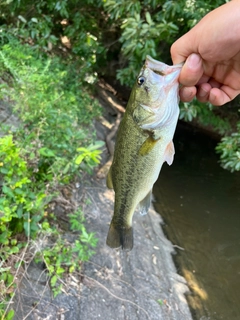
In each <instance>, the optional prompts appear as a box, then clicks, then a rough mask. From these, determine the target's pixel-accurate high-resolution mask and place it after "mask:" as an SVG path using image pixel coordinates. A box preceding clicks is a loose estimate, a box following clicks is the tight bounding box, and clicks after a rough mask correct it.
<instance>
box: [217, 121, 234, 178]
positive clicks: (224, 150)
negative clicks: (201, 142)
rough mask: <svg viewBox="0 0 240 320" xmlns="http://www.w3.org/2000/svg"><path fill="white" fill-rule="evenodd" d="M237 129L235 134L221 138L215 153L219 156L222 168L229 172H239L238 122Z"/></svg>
mask: <svg viewBox="0 0 240 320" xmlns="http://www.w3.org/2000/svg"><path fill="white" fill-rule="evenodd" d="M237 129H238V131H237V132H234V133H232V134H231V135H230V136H226V137H223V138H222V140H221V142H220V143H219V144H218V146H217V147H216V151H217V153H219V154H220V163H221V165H222V167H223V168H224V169H228V170H230V171H231V172H233V171H240V122H239V123H238V125H237Z"/></svg>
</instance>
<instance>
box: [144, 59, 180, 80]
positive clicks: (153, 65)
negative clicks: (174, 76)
mask: <svg viewBox="0 0 240 320" xmlns="http://www.w3.org/2000/svg"><path fill="white" fill-rule="evenodd" d="M144 65H145V67H146V68H149V69H151V70H152V71H153V72H155V73H157V74H159V75H161V76H165V75H167V74H170V73H172V72H174V71H177V70H179V72H180V71H181V68H182V66H183V63H179V64H175V65H173V66H169V65H167V64H166V63H164V62H161V61H158V60H155V59H153V58H152V57H151V56H149V55H147V56H146V60H145V64H144Z"/></svg>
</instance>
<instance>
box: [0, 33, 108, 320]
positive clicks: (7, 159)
mask: <svg viewBox="0 0 240 320" xmlns="http://www.w3.org/2000/svg"><path fill="white" fill-rule="evenodd" d="M75 63H76V61H73V60H72V59H71V57H70V58H69V59H68V60H65V61H63V60H61V59H60V58H57V57H48V58H47V57H44V56H38V57H37V54H36V53H35V52H34V51H33V50H32V48H31V47H29V46H28V45H25V46H23V45H21V44H20V43H19V42H18V41H17V40H16V39H12V38H11V40H10V42H9V43H8V44H4V45H3V46H2V47H1V48H0V72H1V74H2V77H3V78H4V79H5V83H4V82H3V84H4V85H2V88H1V89H2V90H1V97H2V99H3V98H4V99H5V100H7V101H10V102H11V103H12V104H13V106H14V112H15V113H16V115H17V116H18V118H19V127H18V128H15V130H13V131H10V128H7V127H6V126H5V127H2V131H5V136H3V137H2V138H0V181H1V185H2V187H1V190H0V196H1V197H0V260H1V261H2V262H1V266H2V268H1V269H2V270H3V278H2V279H0V280H4V279H8V278H9V277H10V275H11V270H10V269H9V268H8V264H7V263H8V258H9V257H10V255H12V254H16V253H18V252H20V249H21V248H22V247H24V246H25V245H26V243H28V242H29V241H30V238H32V239H34V238H35V237H39V231H40V230H45V229H46V225H48V233H49V235H50V236H51V235H52V233H54V236H55V237H56V238H58V240H57V242H56V245H57V247H53V248H51V249H53V250H52V251H51V250H50V249H46V255H45V251H43V257H44V259H45V260H46V262H47V261H52V260H51V259H54V257H56V255H57V254H58V255H59V257H61V261H60V260H59V262H58V264H57V266H56V268H55V269H54V270H52V269H51V267H50V266H51V264H50V263H48V264H47V267H48V268H49V272H50V275H51V276H52V277H53V276H55V275H56V274H57V275H60V271H59V270H62V269H61V268H63V265H64V264H65V263H66V259H69V257H70V254H73V251H74V250H75V251H76V253H77V259H83V260H84V259H85V260H86V259H88V257H90V256H91V254H92V250H91V247H92V246H95V245H96V239H95V237H94V236H93V234H88V233H87V231H86V230H85V228H84V226H83V220H82V219H80V216H78V217H79V221H78V229H77V230H78V231H80V235H79V240H78V243H76V244H75V245H74V246H71V248H70V247H69V249H68V250H67V251H66V246H64V245H65V243H62V242H61V237H60V234H61V232H60V230H57V229H56V228H55V227H54V226H53V225H52V224H51V221H52V218H50V220H49V222H43V221H44V219H45V220H46V217H48V216H49V217H52V215H51V214H50V208H49V207H48V204H49V202H50V201H51V200H52V198H53V197H54V196H55V195H56V194H57V193H58V188H59V186H61V185H64V184H66V183H69V182H70V181H71V180H72V179H73V177H75V176H76V175H78V176H81V174H82V173H83V172H86V171H87V172H92V170H93V168H94V167H95V166H96V165H97V164H98V163H99V161H100V153H101V152H100V150H99V148H100V147H101V146H102V145H103V143H102V142H100V141H96V136H95V133H94V126H93V123H92V122H93V119H94V118H96V117H97V116H98V115H100V114H101V108H100V106H99V105H98V103H97V102H96V101H95V100H94V99H93V98H92V97H91V96H90V94H89V93H88V91H87V86H86V84H85V83H86V82H85V80H84V79H85V76H86V73H87V72H86V68H84V67H83V68H82V69H80V70H79V69H78V68H76V65H75ZM78 66H79V64H78ZM6 83H7V84H8V85H6ZM73 214H74V213H73ZM76 225H77V224H76V222H75V226H76ZM49 230H51V232H50V231H49ZM20 234H22V236H21V237H20V238H19V235H20ZM24 234H25V236H24ZM20 239H21V240H20ZM49 250H50V251H51V254H50V253H49ZM75 251H74V252H75ZM47 255H48V258H47ZM67 257H68V258H67ZM48 259H50V260H48ZM59 259H60V258H59ZM71 261H72V260H71ZM71 261H70V262H71ZM70 262H69V263H70ZM75 263H77V261H76V262H75ZM70 266H71V264H70ZM72 266H73V262H72ZM11 267H12V266H11ZM75 267H76V266H75ZM75 267H74V268H75ZM72 268H73V267H72ZM64 270H65V269H64ZM4 281H5V280H4ZM11 285H13V282H12V283H11ZM52 285H54V280H52ZM6 288H7V284H6ZM4 292H6V294H5V299H7V297H8V296H9V294H8V292H12V291H11V290H10V289H6V290H5V291H4ZM1 308H2V307H1V306H0V315H1V316H2V314H1V312H3V314H4V311H3V310H2V309H1ZM11 314H12V312H11V313H10V315H11ZM10 315H9V317H10ZM9 319H10V318H9Z"/></svg>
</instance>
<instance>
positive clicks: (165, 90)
mask: <svg viewBox="0 0 240 320" xmlns="http://www.w3.org/2000/svg"><path fill="white" fill-rule="evenodd" d="M181 68H182V65H175V66H168V65H166V64H165V63H162V62H160V61H157V60H154V59H153V58H151V57H150V56H147V58H146V61H145V64H144V66H143V67H142V69H141V71H140V73H139V75H138V77H137V79H136V82H135V86H134V88H133V92H134V98H135V101H136V103H135V104H134V107H135V108H138V113H139V116H140V118H141V119H143V123H142V124H141V127H142V129H145V130H153V129H156V128H158V127H159V126H161V125H163V122H164V121H167V120H169V117H170V115H171V114H172V113H173V112H174V113H175V114H177V117H178V114H179V111H178V110H179V108H178V102H179V95H178V86H179V83H178V77H179V74H180V71H181ZM139 106H140V107H141V111H139ZM144 119H145V121H144Z"/></svg>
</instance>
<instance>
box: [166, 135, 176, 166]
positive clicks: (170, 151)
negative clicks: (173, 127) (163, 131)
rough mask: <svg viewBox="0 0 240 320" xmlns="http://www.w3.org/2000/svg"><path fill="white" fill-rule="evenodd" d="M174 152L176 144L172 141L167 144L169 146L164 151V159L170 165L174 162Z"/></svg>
mask: <svg viewBox="0 0 240 320" xmlns="http://www.w3.org/2000/svg"><path fill="white" fill-rule="evenodd" d="M174 154H175V149H174V144H173V142H172V141H171V142H169V144H168V145H167V148H166V150H165V153H164V160H165V161H166V162H167V164H168V165H169V166H170V165H171V164H172V163H173V158H174Z"/></svg>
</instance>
